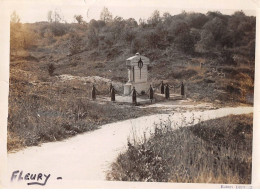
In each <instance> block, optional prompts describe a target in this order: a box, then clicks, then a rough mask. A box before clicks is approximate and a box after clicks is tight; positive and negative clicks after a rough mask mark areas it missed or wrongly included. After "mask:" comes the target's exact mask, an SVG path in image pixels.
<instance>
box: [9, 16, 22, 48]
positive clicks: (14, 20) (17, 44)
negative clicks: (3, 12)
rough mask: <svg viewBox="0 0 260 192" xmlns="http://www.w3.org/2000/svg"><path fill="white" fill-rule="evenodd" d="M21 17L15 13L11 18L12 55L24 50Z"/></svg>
mask: <svg viewBox="0 0 260 192" xmlns="http://www.w3.org/2000/svg"><path fill="white" fill-rule="evenodd" d="M21 27H22V25H21V23H20V17H19V16H18V15H17V13H16V12H15V11H14V12H13V13H12V14H11V17H10V50H11V53H14V52H15V53H16V52H17V51H18V49H20V48H22V42H23V41H22V31H21Z"/></svg>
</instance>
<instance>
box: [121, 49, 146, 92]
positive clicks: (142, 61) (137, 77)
mask: <svg viewBox="0 0 260 192" xmlns="http://www.w3.org/2000/svg"><path fill="white" fill-rule="evenodd" d="M149 65H150V60H149V59H148V58H147V57H145V56H142V55H140V54H139V53H136V54H135V55H134V56H132V57H130V58H128V59H127V60H126V66H127V69H128V82H127V83H126V84H125V85H124V94H125V95H129V94H130V93H131V90H132V89H133V87H135V89H136V91H137V92H138V93H139V94H141V93H142V92H147V90H148V89H149V86H150V83H149V82H148V66H149Z"/></svg>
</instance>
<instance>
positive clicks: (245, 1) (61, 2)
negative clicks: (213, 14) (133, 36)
mask: <svg viewBox="0 0 260 192" xmlns="http://www.w3.org/2000/svg"><path fill="white" fill-rule="evenodd" d="M2 1H5V7H4V8H7V9H8V10H9V12H10V13H11V12H12V11H13V10H15V11H16V12H17V14H18V15H19V16H20V18H21V22H23V23H26V22H29V23H33V22H38V21H47V13H48V11H49V10H52V11H54V10H57V11H58V12H59V13H60V14H61V15H62V16H63V17H64V19H65V20H66V21H67V22H74V18H73V16H74V15H76V14H77V15H78V14H80V15H82V16H83V19H84V20H86V21H90V20H91V19H99V16H100V12H101V11H102V9H103V7H107V8H108V9H109V11H110V12H112V14H113V17H114V16H121V17H123V18H124V19H127V18H134V19H136V20H137V21H139V18H142V19H147V18H149V17H150V16H151V14H152V12H153V11H154V10H156V9H157V10H159V11H160V13H161V15H162V14H163V13H164V12H169V13H170V14H171V15H175V14H178V13H181V12H182V11H183V10H185V11H186V12H192V11H194V12H201V13H207V12H208V11H220V12H222V13H223V14H233V13H234V11H237V10H243V11H244V12H245V14H246V15H253V16H255V14H256V13H255V11H254V9H255V8H256V6H257V5H258V6H259V0H251V1H250V0H2Z"/></svg>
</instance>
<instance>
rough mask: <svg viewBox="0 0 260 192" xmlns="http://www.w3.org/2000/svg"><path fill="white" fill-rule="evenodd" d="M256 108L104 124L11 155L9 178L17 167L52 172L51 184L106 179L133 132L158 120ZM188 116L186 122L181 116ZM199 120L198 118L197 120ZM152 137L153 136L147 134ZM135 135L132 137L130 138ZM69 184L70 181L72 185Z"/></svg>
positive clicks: (13, 184)
mask: <svg viewBox="0 0 260 192" xmlns="http://www.w3.org/2000/svg"><path fill="white" fill-rule="evenodd" d="M252 112H253V107H237V108H221V109H217V110H207V111H195V112H186V113H182V114H181V113H175V114H173V115H169V114H160V115H150V116H144V117H139V118H136V119H131V120H125V121H121V122H116V123H111V124H106V125H103V126H102V127H101V128H100V129H98V130H95V131H92V132H86V133H84V134H81V135H77V136H75V137H72V138H69V139H67V140H64V141H60V142H50V143H44V144H42V145H41V146H34V147H28V148H26V149H24V150H21V151H19V152H16V153H10V154H8V177H9V180H10V178H11V175H12V172H13V171H15V170H23V173H24V174H25V173H45V174H51V177H50V179H49V181H48V183H49V184H53V185H56V186H57V177H62V180H58V185H59V186H60V187H62V185H63V184H64V185H65V184H67V185H70V184H71V183H73V182H75V181H87V180H88V181H93V182H94V181H104V180H105V176H106V171H107V170H109V168H110V167H109V166H110V165H111V163H112V162H113V161H115V159H116V157H117V156H118V154H119V153H120V152H123V151H124V150H126V149H127V147H126V146H127V139H128V138H129V136H131V135H132V134H133V133H135V134H136V135H137V136H142V135H143V133H144V132H146V133H149V130H150V129H151V127H153V125H154V124H155V123H159V122H162V121H168V119H170V120H171V121H173V122H174V123H175V124H177V125H176V127H178V126H185V125H189V124H194V123H198V122H199V120H201V121H204V120H208V119H214V118H218V117H224V116H227V115H230V114H247V113H252ZM183 118H185V122H186V123H185V124H182V123H181V121H180V120H181V119H183ZM194 120H195V121H194ZM147 136H148V137H149V135H147ZM130 138H131V137H130ZM26 183H27V181H24V180H22V181H20V182H10V184H9V187H19V186H20V187H24V186H27V184H26ZM68 183H69V184H68Z"/></svg>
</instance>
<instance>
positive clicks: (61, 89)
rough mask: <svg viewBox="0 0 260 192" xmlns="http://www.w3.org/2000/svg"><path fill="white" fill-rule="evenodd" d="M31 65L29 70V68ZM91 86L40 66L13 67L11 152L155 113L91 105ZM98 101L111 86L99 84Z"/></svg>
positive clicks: (22, 63) (23, 62) (18, 63)
mask: <svg viewBox="0 0 260 192" xmlns="http://www.w3.org/2000/svg"><path fill="white" fill-rule="evenodd" d="M29 65H30V66H29ZM91 87H92V84H91V83H85V82H84V81H80V80H77V79H74V80H70V81H60V80H58V78H57V77H56V76H55V75H54V76H49V75H48V72H47V69H46V68H43V67H42V66H41V65H40V64H39V63H38V62H31V61H30V62H29V61H26V60H20V61H16V62H12V63H11V71H10V91H9V113H8V114H9V116H8V143H7V148H8V151H15V150H19V149H21V148H23V147H27V146H33V145H39V144H41V143H43V142H49V141H57V140H62V139H65V138H68V137H71V136H73V135H76V134H79V133H83V132H86V131H92V130H95V129H97V128H98V127H99V126H100V125H103V124H106V123H110V122H114V121H119V120H124V119H128V118H136V117H139V116H142V115H146V114H151V113H154V110H148V109H139V108H136V107H134V106H130V105H129V106H121V105H118V104H117V103H111V102H105V103H103V104H102V103H100V102H99V101H95V102H94V101H92V100H91V99H90V95H91V94H90V93H91ZM96 87H97V89H98V91H99V94H100V95H98V96H97V97H100V96H105V95H107V93H108V90H109V85H107V84H105V83H102V82H101V83H96Z"/></svg>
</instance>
